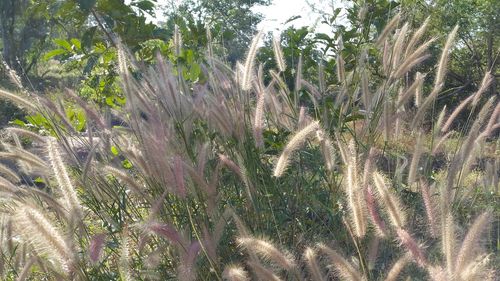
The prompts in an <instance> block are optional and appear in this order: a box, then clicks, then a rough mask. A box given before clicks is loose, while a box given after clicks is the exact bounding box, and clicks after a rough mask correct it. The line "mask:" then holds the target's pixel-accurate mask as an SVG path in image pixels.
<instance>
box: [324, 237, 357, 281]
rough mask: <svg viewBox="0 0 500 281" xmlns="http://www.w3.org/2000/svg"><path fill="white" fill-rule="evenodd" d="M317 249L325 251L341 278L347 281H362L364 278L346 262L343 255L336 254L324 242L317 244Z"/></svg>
mask: <svg viewBox="0 0 500 281" xmlns="http://www.w3.org/2000/svg"><path fill="white" fill-rule="evenodd" d="M317 247H318V249H319V250H320V251H321V252H323V253H325V254H326V255H327V256H328V258H329V259H330V261H331V262H332V264H333V266H334V267H335V268H336V270H337V271H338V273H339V274H340V275H341V276H342V278H343V279H342V280H348V281H362V280H365V278H363V276H362V275H361V274H360V272H359V270H358V269H357V268H355V267H354V266H353V265H352V264H351V263H350V262H348V261H347V260H346V259H345V258H344V257H342V256H341V255H340V254H338V253H337V252H336V251H334V250H333V249H331V248H330V247H328V246H326V245H324V244H318V246H317Z"/></svg>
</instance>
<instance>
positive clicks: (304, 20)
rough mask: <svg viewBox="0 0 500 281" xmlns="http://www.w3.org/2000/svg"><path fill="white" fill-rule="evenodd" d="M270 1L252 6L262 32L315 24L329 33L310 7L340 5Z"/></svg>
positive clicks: (334, 1)
mask: <svg viewBox="0 0 500 281" xmlns="http://www.w3.org/2000/svg"><path fill="white" fill-rule="evenodd" d="M171 1H172V0H157V4H158V5H159V6H161V5H165V4H167V2H171ZM215 1H216V0H215ZM126 2H127V1H126ZM177 2H182V0H177ZM271 2H272V4H271V5H270V6H257V7H254V8H253V11H254V12H258V13H261V14H262V15H263V16H264V20H263V21H262V22H261V23H260V24H259V25H258V26H257V29H258V30H263V31H264V32H269V31H281V30H283V29H285V28H287V27H289V26H291V25H293V26H295V27H302V26H306V25H307V26H312V25H316V32H323V33H327V34H330V33H331V27H329V26H327V25H325V24H321V23H320V15H319V14H318V13H317V12H315V11H314V10H313V9H312V8H311V5H312V6H314V7H315V8H316V9H318V10H322V11H325V12H327V13H331V11H332V5H334V6H335V8H337V7H339V6H341V5H342V4H341V3H340V4H339V2H341V1H339V0H272V1H271ZM158 15H161V13H158ZM297 15H300V16H301V18H299V19H297V20H294V21H292V22H290V23H288V24H287V25H283V23H284V22H286V21H287V20H288V19H290V18H291V17H293V16H297ZM148 19H149V20H151V21H153V22H158V21H162V17H161V16H159V17H158V16H157V17H151V16H149V17H148Z"/></svg>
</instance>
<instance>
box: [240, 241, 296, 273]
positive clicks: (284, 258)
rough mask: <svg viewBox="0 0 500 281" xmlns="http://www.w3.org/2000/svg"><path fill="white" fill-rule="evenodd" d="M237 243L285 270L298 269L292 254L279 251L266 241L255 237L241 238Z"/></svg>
mask: <svg viewBox="0 0 500 281" xmlns="http://www.w3.org/2000/svg"><path fill="white" fill-rule="evenodd" d="M237 242H238V244H239V245H240V247H243V248H245V249H247V250H248V251H249V252H253V253H256V254H257V255H259V256H260V257H262V258H264V259H267V260H270V261H272V262H273V263H275V264H276V265H279V266H280V267H282V268H283V269H286V270H292V269H294V268H295V267H296V263H295V261H294V259H293V257H292V256H291V255H290V254H288V253H286V252H283V251H280V250H278V248H276V247H275V246H274V245H273V244H271V243H270V242H268V241H266V240H263V239H257V238H253V237H240V238H238V239H237Z"/></svg>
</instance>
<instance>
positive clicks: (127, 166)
mask: <svg viewBox="0 0 500 281" xmlns="http://www.w3.org/2000/svg"><path fill="white" fill-rule="evenodd" d="M122 166H123V168H125V169H132V167H133V165H132V163H130V161H128V160H127V159H125V160H123V161H122Z"/></svg>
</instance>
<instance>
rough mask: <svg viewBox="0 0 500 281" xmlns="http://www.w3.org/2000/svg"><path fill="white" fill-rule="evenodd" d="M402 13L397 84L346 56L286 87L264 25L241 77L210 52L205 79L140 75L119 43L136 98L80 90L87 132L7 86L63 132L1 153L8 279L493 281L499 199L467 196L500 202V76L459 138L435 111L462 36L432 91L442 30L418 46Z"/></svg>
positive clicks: (388, 35) (395, 58)
mask: <svg viewBox="0 0 500 281" xmlns="http://www.w3.org/2000/svg"><path fill="white" fill-rule="evenodd" d="M399 21H400V16H399V15H398V16H397V17H396V18H394V19H393V20H391V21H390V22H389V24H388V26H387V27H386V28H385V29H384V30H383V32H382V33H381V35H380V37H379V38H378V40H377V42H376V45H377V46H378V47H379V48H380V53H379V55H380V57H381V61H382V65H381V66H380V67H381V69H382V70H383V72H384V73H385V77H384V78H382V79H378V80H377V79H374V78H373V77H370V71H369V65H368V61H369V60H367V59H366V56H368V54H367V53H365V54H364V56H360V61H359V62H358V65H359V67H358V68H359V69H357V68H355V69H354V70H348V69H346V66H345V64H344V63H345V61H344V59H343V58H342V56H341V55H340V53H339V54H338V56H337V58H336V60H337V76H338V78H339V81H340V83H341V85H340V87H337V88H334V87H326V85H324V83H325V79H324V75H325V73H323V72H322V71H320V76H321V79H319V81H320V85H318V87H316V86H315V85H314V84H312V83H310V82H307V81H306V80H305V78H304V77H300V79H297V83H296V84H297V86H296V89H295V90H294V91H291V90H290V89H288V88H287V87H286V84H285V83H284V82H283V79H282V76H281V75H283V70H284V68H285V67H286V66H285V64H284V60H283V54H282V52H281V49H280V48H279V42H277V41H276V40H275V41H274V42H273V47H274V50H275V52H276V59H277V60H278V67H279V69H277V70H275V71H273V70H271V72H270V73H269V77H270V79H271V80H270V82H269V83H267V84H265V83H264V81H263V80H264V79H263V76H264V74H263V73H262V69H261V70H259V71H257V75H254V73H255V72H256V70H255V56H256V53H257V52H258V48H257V42H258V40H259V38H260V36H261V34H259V35H257V37H256V39H255V40H254V43H253V44H252V47H251V49H250V51H249V53H248V58H247V60H246V62H245V64H244V66H241V65H239V66H237V67H236V70H232V69H230V68H229V67H228V66H226V65H225V64H224V63H222V62H221V61H220V60H218V59H217V58H215V57H207V60H208V61H209V65H210V67H206V70H205V73H204V75H205V76H206V78H207V81H208V82H207V84H204V85H196V87H191V86H190V85H188V83H187V82H186V81H185V80H184V79H183V78H182V76H181V75H179V76H175V75H174V74H173V73H174V72H173V71H172V66H171V65H169V64H168V63H166V62H164V61H163V59H162V58H161V57H158V60H157V61H158V63H157V65H155V66H153V67H150V68H143V67H142V65H141V64H140V63H138V62H136V61H134V59H133V57H131V56H129V55H127V52H126V51H125V50H124V49H121V50H120V52H119V56H120V57H119V62H120V63H119V71H120V75H121V80H122V82H123V90H124V93H125V95H126V97H127V104H126V106H125V107H123V108H120V109H116V110H113V111H112V113H111V114H109V113H102V112H101V111H100V110H99V109H97V108H95V107H94V106H93V105H91V104H86V103H84V102H83V101H81V100H79V99H78V97H76V96H74V95H73V94H69V95H68V96H69V97H71V98H72V99H73V100H74V101H76V102H77V104H79V106H81V107H83V110H84V111H85V112H86V115H87V118H88V125H87V135H82V134H77V133H75V130H73V129H72V128H71V122H69V121H68V120H66V114H65V113H64V109H63V108H60V107H58V106H56V105H55V104H54V102H52V101H51V100H50V99H47V98H43V97H38V101H39V103H36V102H33V101H31V100H27V99H26V98H22V97H19V96H17V95H15V94H13V93H10V92H6V91H3V90H2V91H0V95H1V96H2V97H4V98H8V99H11V100H13V101H15V102H17V103H19V104H21V105H24V106H26V107H29V108H30V109H31V110H34V111H37V112H40V113H41V114H42V115H43V116H45V117H47V119H48V120H49V122H50V126H51V128H52V131H53V132H54V135H55V137H56V138H52V137H47V136H42V135H36V136H35V135H33V133H32V132H25V131H23V130H22V129H19V128H11V129H8V130H7V131H6V133H5V134H4V137H3V140H2V149H3V151H2V152H0V156H1V157H2V159H9V160H11V161H16V162H13V163H16V164H15V165H17V167H22V168H23V169H22V172H19V173H17V172H15V169H13V168H9V167H7V166H5V165H3V166H0V168H1V169H0V175H1V176H4V177H2V178H0V179H1V181H0V186H1V187H2V188H1V192H2V193H3V194H4V195H5V196H3V197H2V202H1V205H0V208H1V210H2V212H3V213H4V214H5V216H3V219H2V224H1V232H0V233H1V235H0V243H2V248H1V258H0V269H1V270H0V274H1V275H2V278H5V279H8V280H10V279H15V278H18V279H24V278H31V279H33V280H42V279H44V278H45V279H51V280H52V279H57V280H314V281H318V280H400V279H401V278H405V277H408V276H411V277H412V279H413V278H414V279H425V280H482V279H485V280H493V279H494V278H495V270H496V268H495V267H494V263H493V262H491V259H492V256H491V255H488V254H486V253H487V251H483V250H482V249H483V248H487V250H489V251H492V250H493V249H492V245H493V242H494V241H493V240H494V238H493V237H492V236H493V235H496V237H497V238H498V231H497V232H493V231H490V229H489V225H490V222H492V221H494V222H495V223H498V220H497V219H496V220H495V219H494V218H495V217H496V218H497V217H498V216H497V215H498V208H497V209H488V208H486V210H484V208H481V210H478V209H477V208H474V207H471V206H475V205H478V204H479V203H481V204H486V205H488V204H490V205H493V204H494V203H495V200H497V199H498V186H493V185H494V184H498V180H496V181H495V180H494V179H495V177H496V179H498V174H497V171H496V170H495V169H494V168H493V169H492V168H491V167H496V166H498V155H495V157H496V158H492V157H490V155H488V154H486V153H483V152H485V151H488V150H490V149H497V150H498V147H497V146H498V142H496V143H495V141H494V139H493V138H491V136H493V134H494V133H495V132H496V131H495V130H498V127H499V126H498V118H499V116H498V111H499V110H498V106H496V107H495V106H494V104H495V102H496V101H495V99H494V98H492V99H490V100H488V101H487V102H485V103H484V102H483V100H482V99H481V94H480V93H482V92H484V90H485V89H486V88H487V87H488V85H489V81H491V77H490V76H488V75H489V74H486V78H485V80H484V81H483V84H482V85H481V87H480V89H479V90H478V92H477V94H473V95H472V96H471V97H470V98H467V99H466V100H465V101H464V103H462V105H460V106H459V107H458V109H457V110H458V111H460V110H464V109H465V108H466V107H467V106H468V104H469V103H470V102H471V101H472V104H473V110H476V109H477V110H478V112H479V113H478V114H477V117H476V119H475V120H474V121H472V122H471V123H470V124H471V125H470V126H468V127H467V128H464V129H463V130H462V132H465V133H464V134H462V133H460V132H455V133H453V134H450V133H448V131H449V130H450V128H453V126H452V125H453V119H454V118H455V116H456V115H457V113H456V111H452V114H451V115H449V117H448V118H447V119H446V120H447V121H446V122H444V121H443V120H445V115H446V111H444V110H443V111H441V112H443V114H442V116H441V117H440V120H441V121H438V122H433V120H432V117H426V116H427V113H428V112H429V109H430V108H431V107H432V106H433V104H434V101H435V99H436V97H437V96H439V94H440V92H441V90H442V89H443V87H444V84H443V81H444V77H445V74H446V69H447V64H448V63H447V62H448V60H449V52H450V50H451V48H452V46H453V39H454V34H455V33H456V31H457V29H454V30H453V32H452V33H451V34H450V35H449V36H448V39H447V41H446V44H445V47H444V48H443V52H442V55H441V59H440V61H439V63H438V65H437V74H436V75H435V79H434V83H433V85H432V86H431V90H430V91H427V87H424V84H425V85H426V84H427V82H428V81H427V79H426V77H431V76H432V75H428V74H427V73H425V74H420V73H418V72H415V68H416V67H417V65H418V64H419V63H420V62H422V61H423V60H425V59H426V58H427V57H428V55H427V54H426V50H427V49H428V47H429V46H430V45H431V44H433V43H434V41H435V40H436V39H434V38H431V39H427V40H424V39H423V38H424V37H425V36H424V33H425V27H426V26H427V22H426V23H424V25H423V26H422V27H421V28H419V29H418V30H416V31H415V32H412V30H411V27H410V26H409V25H408V24H403V25H402V26H401V25H400V23H399ZM177 41H179V42H180V39H179V38H178V39H177ZM339 43H340V44H341V39H340V41H339ZM179 44H180V43H179ZM405 46H406V48H405ZM177 48H180V46H179V47H177ZM361 60H362V61H361ZM300 67H302V66H300ZM319 68H320V69H323V68H322V66H321V65H320V66H319ZM132 69H133V70H134V71H138V70H140V71H142V73H143V75H142V76H141V78H136V77H135V76H133V75H131V72H130V71H131V70H132ZM358 70H359V71H358ZM302 73H305V72H302ZM415 73H416V74H415ZM372 78H373V79H372ZM407 81H414V82H412V83H408V82H407ZM302 86H304V87H302ZM333 89H338V91H337V90H333ZM299 92H309V93H310V95H304V96H305V97H308V99H311V100H304V99H303V97H301V96H300V95H298V93H299ZM360 92H361V94H362V97H361V98H359V97H358V93H360ZM299 97H300V98H299ZM413 97H415V99H413ZM360 100H361V101H360ZM412 100H415V102H412ZM331 101H335V102H333V103H332V102H331ZM480 104H484V106H483V107H481V108H479V106H478V105H480ZM360 112H363V115H362V116H363V119H358V120H356V118H355V117H356V116H360V114H359V113H360ZM438 112H439V111H438ZM111 118H112V119H113V120H114V122H116V120H120V122H121V124H122V125H121V126H111V125H110V124H111ZM443 122H444V125H442V124H443ZM428 124H434V127H433V128H431V129H429V128H428ZM34 136H35V137H34ZM478 136H481V137H478ZM20 137H22V138H26V137H28V138H29V137H31V138H32V141H31V142H21V141H19V138H20ZM415 140H416V141H415ZM34 151H35V152H34ZM336 155H340V157H339V159H337V157H336ZM441 162H443V163H441ZM480 162H486V163H487V164H486V165H478V163H480ZM495 165H496V166H495ZM485 167H486V168H485ZM35 178H38V180H37V182H43V185H42V186H40V187H37V186H35V185H34V184H33V181H32V179H35ZM403 178H404V179H406V180H403ZM492 190H493V194H492V193H491V191H492ZM480 198H483V199H484V200H483V201H478V199H480ZM13 226H14V227H13ZM467 229H468V230H467ZM485 233H488V235H483V234H485ZM262 237H269V238H262ZM483 237H487V238H488V239H486V240H485V239H483ZM4 246H5V247H4ZM493 259H494V258H493Z"/></svg>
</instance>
